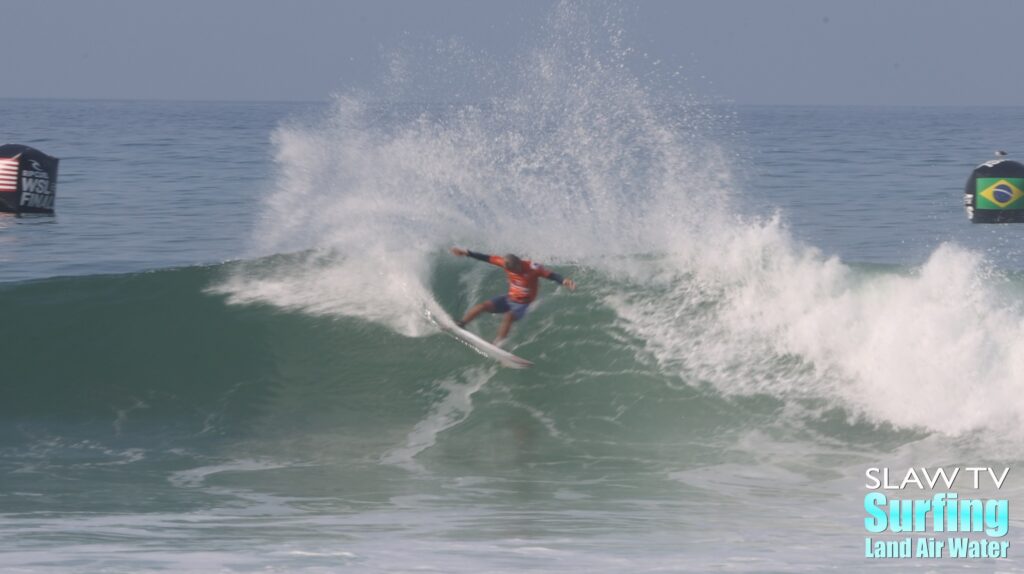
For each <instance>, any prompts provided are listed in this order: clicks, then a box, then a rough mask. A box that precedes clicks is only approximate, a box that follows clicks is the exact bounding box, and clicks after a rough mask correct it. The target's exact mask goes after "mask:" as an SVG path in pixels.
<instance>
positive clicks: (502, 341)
mask: <svg viewBox="0 0 1024 574" xmlns="http://www.w3.org/2000/svg"><path fill="white" fill-rule="evenodd" d="M505 341H508V339H502V338H500V337H499V338H497V339H495V340H494V346H495V347H497V348H499V349H500V348H502V347H504V346H505Z"/></svg>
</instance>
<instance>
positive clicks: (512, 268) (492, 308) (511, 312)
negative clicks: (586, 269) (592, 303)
mask: <svg viewBox="0 0 1024 574" xmlns="http://www.w3.org/2000/svg"><path fill="white" fill-rule="evenodd" d="M452 254H453V255H455V256H457V257H466V256H469V257H472V258H473V259H479V260H480V261H484V262H487V263H490V264H491V265H497V266H498V267H502V268H504V269H505V274H506V275H507V276H508V294H507V295H498V296H497V297H494V298H492V299H489V300H487V301H484V302H483V303H478V304H477V305H475V306H474V307H473V308H472V309H470V310H469V311H467V312H466V316H465V317H463V318H462V320H461V321H456V324H457V325H458V326H459V327H462V328H465V327H466V325H468V324H469V323H470V322H471V321H472V320H473V319H476V318H477V316H478V315H480V313H483V312H484V311H486V312H488V313H504V314H505V317H504V318H502V320H501V326H500V327H498V337H497V338H496V339H495V340H494V344H495V345H501V343H502V341H504V340H505V337H508V332H509V330H510V329H511V328H512V323H514V322H515V321H518V320H519V319H522V318H523V315H526V309H527V308H528V307H529V306H530V303H532V302H533V300H534V299H536V298H537V290H538V289H537V279H538V278H539V277H543V278H545V279H549V280H551V281H554V282H555V283H558V284H559V285H564V286H565V287H566V288H567V289H568V290H570V291H575V290H576V282H575V281H573V280H572V279H570V278H568V277H562V276H561V275H559V274H558V273H555V272H554V271H552V270H550V269H547V268H545V267H544V266H543V265H541V264H539V263H534V262H533V261H530V260H529V259H520V258H519V257H517V256H515V255H513V254H511V253H509V254H508V255H506V256H504V257H500V256H498V255H485V254H483V253H476V252H474V251H470V250H468V249H462V248H461V247H452Z"/></svg>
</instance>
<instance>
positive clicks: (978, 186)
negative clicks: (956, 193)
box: [964, 152, 1024, 223]
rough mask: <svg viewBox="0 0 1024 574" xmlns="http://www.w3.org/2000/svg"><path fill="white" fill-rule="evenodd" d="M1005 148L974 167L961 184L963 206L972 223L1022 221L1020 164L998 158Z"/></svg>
mask: <svg viewBox="0 0 1024 574" xmlns="http://www.w3.org/2000/svg"><path fill="white" fill-rule="evenodd" d="M1005 155H1006V152H996V158H997V159H994V160H991V161H986V162H985V163H983V164H981V165H979V166H978V167H976V168H974V171H972V172H971V177H970V178H968V179H967V186H966V187H965V188H964V208H965V209H966V210H967V219H970V220H971V222H972V223H1022V222H1024V165H1022V164H1020V163H1018V162H1016V161H1012V160H1008V159H1002V158H1003V157H1004V156H1005Z"/></svg>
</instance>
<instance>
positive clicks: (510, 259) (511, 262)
mask: <svg viewBox="0 0 1024 574" xmlns="http://www.w3.org/2000/svg"><path fill="white" fill-rule="evenodd" d="M505 269H507V270H509V271H511V272H513V273H519V272H520V271H522V269H523V260H522V259H520V258H519V257H517V256H515V255H513V254H512V253H509V254H507V255H505Z"/></svg>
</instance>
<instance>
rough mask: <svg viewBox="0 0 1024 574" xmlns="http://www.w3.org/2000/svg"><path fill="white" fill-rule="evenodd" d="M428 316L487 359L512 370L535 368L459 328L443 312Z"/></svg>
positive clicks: (435, 312) (529, 363) (524, 360)
mask: <svg viewBox="0 0 1024 574" xmlns="http://www.w3.org/2000/svg"><path fill="white" fill-rule="evenodd" d="M428 314H429V315H430V318H431V319H433V320H434V322H435V323H437V326H438V327H440V328H441V330H442V331H444V332H445V333H448V334H449V335H451V336H452V337H455V338H456V339H458V340H459V341H461V342H462V343H464V344H466V345H468V346H469V347H470V348H471V349H473V350H474V351H476V352H477V353H480V354H481V355H483V356H485V357H488V358H491V359H494V360H495V361H498V362H499V363H501V364H502V365H504V366H506V367H509V368H512V369H528V368H530V367H532V366H533V363H531V362H530V361H527V360H526V359H524V358H522V357H517V356H515V355H513V354H512V353H509V352H508V351H506V350H505V349H502V348H501V347H498V346H497V345H495V344H494V343H490V342H488V341H485V340H483V339H482V338H481V337H480V336H479V335H477V334H476V333H473V332H471V331H467V330H466V329H463V328H462V327H459V326H458V325H456V324H455V321H454V320H453V319H452V318H451V317H449V316H448V314H447V313H444V312H442V311H433V312H428Z"/></svg>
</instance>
